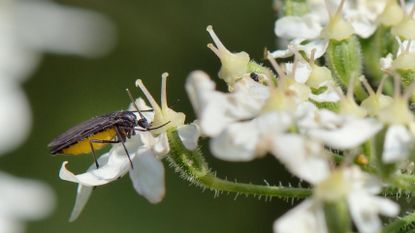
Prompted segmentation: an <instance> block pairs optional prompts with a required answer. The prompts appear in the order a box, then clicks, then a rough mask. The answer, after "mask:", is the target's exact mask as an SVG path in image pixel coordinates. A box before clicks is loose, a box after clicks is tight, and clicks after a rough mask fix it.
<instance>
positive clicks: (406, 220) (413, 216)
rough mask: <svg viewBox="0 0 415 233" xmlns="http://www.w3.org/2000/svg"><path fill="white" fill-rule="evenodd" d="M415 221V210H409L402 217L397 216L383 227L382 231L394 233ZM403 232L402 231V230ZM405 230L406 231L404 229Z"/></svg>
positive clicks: (383, 232)
mask: <svg viewBox="0 0 415 233" xmlns="http://www.w3.org/2000/svg"><path fill="white" fill-rule="evenodd" d="M414 222H415V212H411V213H409V214H407V215H406V216H404V217H401V218H398V219H396V220H395V221H393V222H391V223H389V224H388V225H386V226H385V227H384V228H383V231H382V233H395V232H399V231H400V230H403V229H404V228H405V227H408V226H409V225H412V224H413V223H414ZM402 232H403V231H402ZM405 232H406V231H405Z"/></svg>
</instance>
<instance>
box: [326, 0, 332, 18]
mask: <svg viewBox="0 0 415 233" xmlns="http://www.w3.org/2000/svg"><path fill="white" fill-rule="evenodd" d="M324 2H325V3H326V10H327V13H328V14H329V18H331V16H332V14H331V10H330V2H329V0H325V1H324Z"/></svg>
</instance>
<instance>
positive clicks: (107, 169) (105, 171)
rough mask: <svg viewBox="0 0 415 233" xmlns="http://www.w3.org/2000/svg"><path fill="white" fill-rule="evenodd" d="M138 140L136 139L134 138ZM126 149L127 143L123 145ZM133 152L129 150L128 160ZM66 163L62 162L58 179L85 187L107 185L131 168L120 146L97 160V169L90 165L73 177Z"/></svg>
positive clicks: (132, 156)
mask: <svg viewBox="0 0 415 233" xmlns="http://www.w3.org/2000/svg"><path fill="white" fill-rule="evenodd" d="M134 138H138V137H134ZM136 141H137V140H136ZM125 144H126V146H127V149H128V145H129V143H128V141H127V143H125ZM132 151H133V150H129V152H130V158H131V159H133V158H134V156H135V151H134V153H131V152H132ZM67 163H68V162H67V161H65V162H63V164H62V167H61V170H60V172H59V177H60V178H61V179H63V180H66V181H70V182H74V183H79V184H82V185H85V186H99V185H104V184H107V183H109V182H111V181H113V180H116V179H118V178H119V177H122V176H123V175H125V174H126V173H127V172H128V170H129V169H130V168H131V165H130V162H129V160H128V157H127V155H126V153H125V151H124V148H123V147H122V146H114V147H112V149H111V150H110V151H109V152H108V153H105V154H103V155H101V156H100V157H99V158H98V163H99V164H100V167H99V169H97V168H96V167H95V165H91V167H90V168H89V169H88V171H87V172H85V173H82V174H79V175H75V174H73V173H72V172H71V171H69V170H68V169H67V168H66V165H67Z"/></svg>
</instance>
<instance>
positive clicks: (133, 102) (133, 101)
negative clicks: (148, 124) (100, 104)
mask: <svg viewBox="0 0 415 233" xmlns="http://www.w3.org/2000/svg"><path fill="white" fill-rule="evenodd" d="M125 90H126V91H127V93H128V96H129V97H130V99H131V103H132V104H133V106H134V108H135V109H136V110H137V112H138V115H140V118H141V119H146V118H145V117H144V115H143V113H141V111H140V109H138V106H137V104H136V103H135V100H134V97H133V95H132V94H131V92H130V90H129V89H128V88H127V89H125ZM134 112H135V111H134Z"/></svg>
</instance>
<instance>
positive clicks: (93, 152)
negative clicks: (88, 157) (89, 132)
mask: <svg viewBox="0 0 415 233" xmlns="http://www.w3.org/2000/svg"><path fill="white" fill-rule="evenodd" d="M119 142H120V140H101V139H90V140H89V145H90V146H91V151H92V156H93V157H94V161H95V165H96V167H97V169H98V168H99V164H98V160H97V157H96V155H95V149H94V146H93V145H92V143H105V144H110V143H119Z"/></svg>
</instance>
